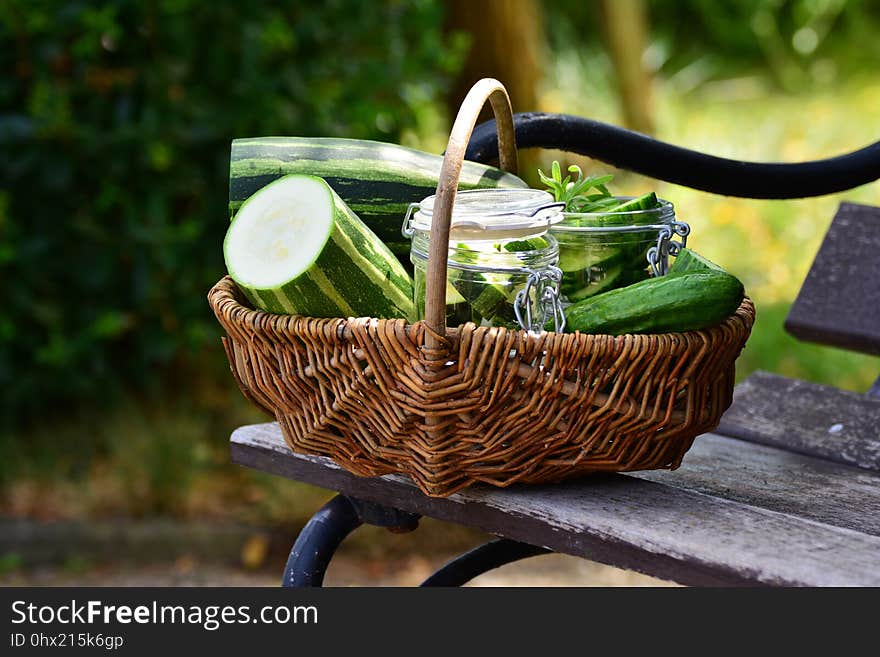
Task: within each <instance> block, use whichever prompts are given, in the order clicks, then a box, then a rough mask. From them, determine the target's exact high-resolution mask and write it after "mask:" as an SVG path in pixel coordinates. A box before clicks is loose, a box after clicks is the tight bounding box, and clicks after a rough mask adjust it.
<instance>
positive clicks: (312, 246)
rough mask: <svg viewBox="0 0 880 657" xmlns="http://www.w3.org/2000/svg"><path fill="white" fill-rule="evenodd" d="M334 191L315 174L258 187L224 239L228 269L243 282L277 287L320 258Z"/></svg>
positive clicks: (329, 230) (330, 222)
mask: <svg viewBox="0 0 880 657" xmlns="http://www.w3.org/2000/svg"><path fill="white" fill-rule="evenodd" d="M333 216H334V202H333V193H332V190H331V189H330V187H329V185H327V183H326V182H325V181H324V180H322V179H321V178H317V177H315V176H306V175H299V174H291V175H289V176H284V177H283V178H279V179H278V180H276V181H274V182H272V183H269V184H268V185H266V186H265V187H263V188H261V189H260V190H259V191H257V192H255V193H254V194H253V195H252V196H251V197H250V198H248V199H247V200H246V201H245V202H244V203H243V204H242V205H241V207H240V208H239V210H238V212H237V213H236V215H235V218H234V219H233V221H232V223H231V224H230V225H229V229H228V230H227V232H226V238H225V239H224V241H223V256H224V259H225V261H226V269H227V270H228V271H229V274H230V276H232V278H233V280H234V281H235V282H236V283H239V284H240V285H245V286H248V287H251V288H256V289H272V288H276V287H278V286H280V285H283V284H285V283H287V282H288V281H290V280H292V279H294V278H296V277H297V276H299V275H300V274H302V273H303V272H305V271H306V270H308V269H309V267H310V266H311V265H312V264H313V263H314V262H315V259H316V258H317V257H318V255H319V254H320V253H321V251H322V250H323V248H324V246H325V244H326V243H327V240H328V239H329V238H330V235H331V233H332V231H333V225H334V220H333Z"/></svg>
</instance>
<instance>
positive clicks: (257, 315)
mask: <svg viewBox="0 0 880 657" xmlns="http://www.w3.org/2000/svg"><path fill="white" fill-rule="evenodd" d="M242 299H243V295H242V294H241V292H240V291H239V290H238V285H237V284H236V282H235V280H234V279H233V278H232V276H230V275H228V274H227V275H225V276H224V277H223V278H221V279H220V280H219V281H217V283H215V284H214V285H213V286H212V287H211V289H210V290H209V291H208V303H209V304H210V305H211V309H212V310H213V311H214V314H215V315H217V318H218V319H220V315H221V312H222V314H225V315H227V316H228V315H230V314H235V315H237V316H238V317H237V318H236V319H237V320H238V321H241V322H244V323H245V324H248V325H250V326H253V327H255V328H256V327H259V326H262V325H263V324H264V323H265V322H266V321H267V320H271V319H274V318H283V319H284V320H287V321H290V322H294V321H307V322H309V323H310V324H313V325H314V324H317V325H318V326H325V327H327V328H331V327H333V328H335V329H336V330H337V331H338V330H340V329H343V328H344V327H345V326H348V325H349V324H350V323H352V322H358V323H361V322H364V321H369V322H371V323H373V322H375V323H376V324H377V325H378V326H382V325H387V324H393V325H395V326H402V328H403V330H404V331H405V332H406V334H407V335H409V334H410V332H411V331H415V330H418V329H419V328H420V327H421V328H422V330H430V329H428V328H427V325H426V323H425V320H419V321H417V322H409V321H407V320H405V319H399V318H398V319H382V318H377V317H307V316H305V315H279V314H275V313H269V312H266V311H264V310H256V309H254V308H250V307H249V306H246V305H245V304H244V303H242ZM221 307H224V308H223V309H222V310H221ZM275 321H277V320H275ZM754 322H755V304H754V302H753V301H752V300H751V298H750V297H749V296H748V295H744V296H743V300H742V301H741V302H740V305H739V307H738V308H737V309H736V310H735V311H734V312H733V314H731V315H729V316H728V317H727V318H725V319H724V320H723V321H721V322H720V323H718V324H715V325H713V326H709V327H706V328H702V329H695V330H692V331H670V332H666V333H624V334H621V335H611V334H602V333H581V332H580V331H575V332H574V333H555V332H554V331H546V332H545V333H543V334H533V333H529V332H528V331H525V330H523V329H509V328H506V327H503V326H494V327H491V328H488V329H487V330H492V331H497V332H499V333H498V335H499V336H504V335H506V334H507V333H516V334H518V335H520V337H523V338H527V339H538V338H539V337H541V336H544V335H548V334H549V335H560V336H565V337H566V338H571V339H573V340H581V339H586V338H589V339H590V340H595V339H597V338H600V339H610V340H636V341H637V342H642V341H645V342H654V341H656V339H657V338H658V337H659V336H675V335H680V336H682V337H687V336H692V337H695V336H704V337H712V336H714V335H715V334H718V333H723V332H726V331H731V330H732V331H739V330H743V329H744V331H745V333H746V335H748V334H749V333H750V332H751V329H752V327H753V325H754ZM479 328H484V327H478V326H477V325H476V324H474V323H473V322H468V323H466V324H462V325H461V326H456V327H448V328H447V329H446V336H447V339H449V340H450V341H455V340H456V339H457V338H458V336H459V334H461V333H463V332H466V331H469V330H470V331H473V330H474V329H479ZM419 332H421V331H419Z"/></svg>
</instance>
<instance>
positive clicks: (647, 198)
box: [604, 192, 660, 212]
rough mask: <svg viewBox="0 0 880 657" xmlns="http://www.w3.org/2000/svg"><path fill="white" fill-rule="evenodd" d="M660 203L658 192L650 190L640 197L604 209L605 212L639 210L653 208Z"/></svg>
mask: <svg viewBox="0 0 880 657" xmlns="http://www.w3.org/2000/svg"><path fill="white" fill-rule="evenodd" d="M659 205H660V203H659V202H658V201H657V194H655V193H654V192H648V193H647V194H642V195H641V196H639V197H638V198H634V199H631V200H629V201H626V202H624V203H621V204H620V205H618V206H616V207H613V208H609V209H608V210H604V212H636V211H638V210H653V209H654V208H656V207H658V206H659Z"/></svg>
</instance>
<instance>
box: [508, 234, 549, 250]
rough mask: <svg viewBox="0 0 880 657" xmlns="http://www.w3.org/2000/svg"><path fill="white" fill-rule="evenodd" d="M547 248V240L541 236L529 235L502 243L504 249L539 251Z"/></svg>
mask: <svg viewBox="0 0 880 657" xmlns="http://www.w3.org/2000/svg"><path fill="white" fill-rule="evenodd" d="M546 248H547V240H545V239H544V238H543V237H530V238H528V239H525V240H513V241H512V242H508V243H507V244H505V245H504V250H505V251H510V252H516V251H540V250H541V249H546Z"/></svg>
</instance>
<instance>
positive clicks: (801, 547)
mask: <svg viewBox="0 0 880 657" xmlns="http://www.w3.org/2000/svg"><path fill="white" fill-rule="evenodd" d="M706 439H709V441H714V442H716V443H717V442H718V441H722V442H723V441H729V442H731V443H738V445H739V447H738V449H742V450H748V449H749V448H751V447H752V446H751V445H749V444H748V443H742V442H740V441H735V440H733V439H730V438H724V437H722V436H704V437H701V438H698V439H697V443H696V444H695V447H694V449H697V448H698V446H699V445H700V443H701V441H704V440H706ZM231 448H232V458H233V461H234V462H236V463H239V464H241V465H247V466H250V467H253V468H256V469H258V470H262V471H265V472H270V473H273V474H279V475H282V476H286V477H289V478H292V479H297V480H299V481H305V482H308V483H312V484H315V485H317V486H322V487H324V488H329V489H332V490H336V491H340V492H342V493H345V494H348V495H352V496H356V497H360V498H362V499H366V500H369V501H373V502H378V503H381V504H386V505H389V506H394V507H397V508H399V509H402V510H405V511H410V512H414V513H420V514H423V515H426V516H431V517H434V518H438V519H441V520H448V521H452V522H457V523H459V524H462V525H468V526H471V527H476V528H478V529H482V530H483V531H487V532H490V533H493V534H497V535H499V536H506V537H508V538H511V539H514V540H519V541H525V542H528V543H532V544H537V545H543V546H546V547H549V548H551V549H553V550H556V551H558V552H562V553H566V554H573V555H577V556H581V557H586V558H589V559H592V560H595V561H599V562H602V563H607V564H610V565H615V566H618V567H622V568H628V569H632V570H636V571H639V572H644V573H648V574H652V575H655V576H657V577H663V578H667V579H672V580H675V581H678V582H681V583H684V584H716V585H717V584H758V583H762V584H782V585H808V586H823V585H827V586H833V585H837V586H843V585H862V586H867V585H874V586H876V585H880V537H877V536H874V535H871V534H868V533H864V532H862V531H855V530H853V529H850V528H846V527H841V526H835V525H832V524H826V523H824V522H819V521H817V520H815V519H813V518H810V517H799V516H797V515H793V514H790V513H784V512H780V511H774V510H770V509H769V508H761V507H760V506H755V505H753V504H747V503H744V502H742V501H739V500H737V499H735V498H736V497H737V496H742V495H743V493H742V491H739V492H736V491H734V494H733V496H732V497H733V498H734V499H727V498H724V497H721V496H719V493H718V491H715V492H712V491H709V490H708V489H707V487H706V486H705V485H702V486H697V487H696V489H695V490H688V489H687V488H686V482H685V481H684V480H678V481H677V482H675V483H674V485H672V482H670V483H658V482H656V481H649V480H648V477H647V474H646V473H642V475H644V476H641V478H640V477H637V476H631V475H606V476H596V477H589V478H586V479H583V480H581V481H577V482H569V483H566V484H561V485H555V486H514V487H511V488H508V489H498V488H492V487H488V486H475V487H471V488H469V489H467V490H465V491H462V492H461V493H458V494H456V495H453V496H451V497H449V498H445V499H437V498H429V497H426V496H425V495H423V494H422V493H421V492H420V491H419V490H418V489H417V488H416V487H415V486H414V485H413V484H412V482H411V481H409V479H407V478H406V477H402V476H396V475H389V476H386V477H381V478H364V477H357V476H355V475H352V474H350V473H349V472H347V471H345V470H343V469H342V468H340V467H339V466H337V465H335V464H334V463H333V462H332V461H330V460H329V459H325V458H321V457H314V456H305V455H299V454H293V453H292V452H291V451H290V450H289V449H288V447H287V446H286V444H285V443H284V441H283V439H282V437H281V432H280V430H279V428H278V426H277V424H274V423H270V424H261V425H251V426H247V427H242V428H240V429H238V430H237V431H236V432H235V433H233V435H232V446H231ZM733 448H734V447H729V449H733ZM762 449H764V448H762ZM692 451H693V450H692ZM768 451H770V452H772V453H774V454H772V455H771V456H772V457H774V458H776V459H777V460H779V461H781V462H782V463H783V464H784V463H785V462H786V461H787V460H788V459H790V458H798V459H808V458H809V457H801V456H796V455H791V454H786V453H784V452H782V451H781V450H768ZM706 458H711V457H710V456H707V457H706ZM722 465H723V466H724V467H725V468H731V467H733V468H734V470H735V469H736V467H737V466H738V462H737V463H734V464H726V463H725V464H722ZM823 465H825V466H827V467H837V468H840V469H841V470H842V472H841V473H840V476H841V477H844V476H847V475H848V474H851V473H852V472H853V469H852V468H847V467H845V466H831V465H829V464H823ZM683 467H687V465H685V466H683ZM815 467H816V468H817V470H818V471H822V466H821V465H816V466H815ZM801 471H802V469H801V470H798V469H795V470H794V471H793V472H792V474H791V475H790V476H789V478H788V481H784V480H780V481H779V482H778V483H779V486H780V487H782V488H785V489H787V490H789V491H790V494H791V495H792V496H796V495H798V494H799V493H798V483H799V479H798V476H799V474H800V472H801ZM843 471H845V472H843ZM777 472H778V473H779V474H780V476H781V474H782V473H784V472H785V468H784V467H780V468H779V469H778V470H777ZM856 472H858V471H856ZM670 474H671V473H670ZM860 474H861V473H860ZM864 475H865V476H866V477H869V480H868V483H866V484H865V485H866V487H867V489H869V490H871V491H872V495H876V489H877V487H878V486H880V477H874V476H873V475H871V474H870V473H864ZM730 476H731V477H734V476H735V471H734V472H733V473H731V474H730ZM825 476H826V477H832V473H830V472H829V471H825ZM870 477H874V479H870ZM816 503H817V504H826V503H831V504H838V505H839V501H834V500H831V501H830V502H829V501H828V500H821V499H820V500H817V501H816ZM764 504H765V505H767V506H770V502H768V501H767V500H766V499H765V500H764Z"/></svg>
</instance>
